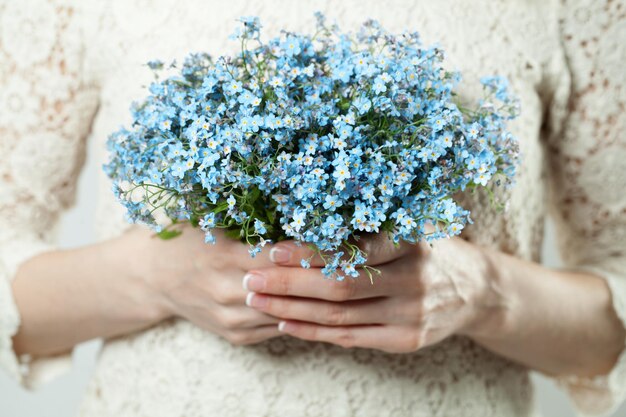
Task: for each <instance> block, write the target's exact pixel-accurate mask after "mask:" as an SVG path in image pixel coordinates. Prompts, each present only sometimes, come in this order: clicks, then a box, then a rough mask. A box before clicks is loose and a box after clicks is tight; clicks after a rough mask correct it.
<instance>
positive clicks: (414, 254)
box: [244, 236, 626, 376]
mask: <svg viewBox="0 0 626 417" xmlns="http://www.w3.org/2000/svg"><path fill="white" fill-rule="evenodd" d="M364 249H365V251H366V252H367V253H368V254H370V255H369V262H371V263H373V264H380V265H379V266H377V268H378V269H379V270H380V271H381V276H379V277H375V281H374V285H372V284H371V282H370V280H369V279H367V277H365V276H364V277H362V278H361V279H357V280H352V279H350V278H346V279H345V280H344V281H343V282H336V281H330V280H326V281H323V280H322V278H321V277H322V275H321V272H320V270H319V269H316V268H312V269H309V270H303V269H300V268H293V266H297V265H298V263H299V260H300V259H301V258H302V257H307V256H310V253H308V252H307V249H306V248H303V247H297V246H296V245H294V244H290V243H279V244H278V245H277V246H276V247H275V248H273V251H274V253H273V254H272V255H273V256H272V257H273V258H274V259H275V260H277V261H278V260H279V258H280V262H276V264H277V266H276V267H271V268H256V269H254V270H252V271H251V273H250V274H248V275H247V276H246V277H245V278H244V286H246V287H247V288H248V289H249V290H250V291H251V292H250V295H249V296H248V297H247V303H248V305H250V306H251V307H253V308H255V309H256V310H258V311H262V312H264V313H267V314H270V315H272V316H274V317H277V318H279V319H281V323H280V325H279V327H280V328H281V330H282V331H283V332H285V333H288V334H290V335H292V336H294V337H298V338H301V339H305V340H315V341H323V342H329V343H333V344H337V345H340V346H343V347H346V348H350V347H364V348H373V349H380V350H383V351H386V352H390V353H408V352H414V351H417V350H419V349H420V348H423V347H425V346H429V345H433V344H435V343H437V342H439V341H441V340H443V339H445V338H446V337H448V336H451V335H455V334H456V335H464V336H467V337H470V338H471V339H473V340H474V341H475V342H477V343H478V344H480V345H482V346H484V347H485V348H487V349H489V350H491V351H492V352H495V353H497V354H499V355H501V356H504V357H506V358H509V359H511V360H513V361H516V362H519V363H521V364H523V365H526V366H527V367H530V368H533V369H537V370H540V371H542V372H544V373H546V374H552V375H578V376H594V375H601V374H605V373H607V372H609V371H610V370H611V369H612V367H613V366H614V364H615V362H616V360H617V358H618V356H619V354H620V352H621V351H622V350H623V349H624V340H625V338H626V334H625V332H624V328H623V325H622V324H621V322H620V320H619V319H618V317H617V315H616V313H615V311H614V310H613V308H612V303H611V295H610V290H609V288H608V287H607V285H606V282H605V280H604V279H602V278H600V277H597V276H594V275H591V274H587V273H578V272H570V271H563V270H553V269H549V268H545V267H543V266H540V265H538V264H535V263H532V262H527V261H524V260H521V259H517V258H515V257H513V256H510V255H506V254H504V253H500V252H496V251H492V250H488V249H485V248H481V247H479V246H476V245H473V244H471V243H469V242H467V241H465V240H463V239H461V238H452V239H448V240H442V241H438V242H436V243H434V244H433V247H430V246H429V245H428V244H418V245H409V244H402V245H401V246H400V247H399V248H395V247H394V246H393V245H392V244H391V243H390V242H389V241H388V239H386V238H385V237H382V236H379V237H378V238H377V239H370V240H369V241H368V242H366V247H365V248H364ZM278 253H280V256H279V255H278ZM314 262H315V261H314ZM278 265H280V266H278ZM317 265H318V266H319V265H320V263H319V260H318V261H317Z"/></svg>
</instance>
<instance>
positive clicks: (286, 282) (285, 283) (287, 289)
mask: <svg viewBox="0 0 626 417" xmlns="http://www.w3.org/2000/svg"><path fill="white" fill-rule="evenodd" d="M276 285H277V287H278V288H277V290H278V291H279V293H281V294H285V295H289V294H291V292H292V286H293V285H292V283H291V280H290V279H289V276H288V275H287V274H286V273H285V272H282V271H281V272H280V274H279V275H278V277H277V281H276Z"/></svg>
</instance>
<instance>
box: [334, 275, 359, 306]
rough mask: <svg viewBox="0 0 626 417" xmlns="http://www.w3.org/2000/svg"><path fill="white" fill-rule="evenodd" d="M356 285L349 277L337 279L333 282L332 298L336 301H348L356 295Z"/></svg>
mask: <svg viewBox="0 0 626 417" xmlns="http://www.w3.org/2000/svg"><path fill="white" fill-rule="evenodd" d="M355 293H356V286H355V285H354V283H352V282H351V281H350V280H349V279H348V278H344V279H343V280H342V281H335V284H333V291H332V299H333V300H334V301H347V300H350V299H351V298H352V297H354V295H355Z"/></svg>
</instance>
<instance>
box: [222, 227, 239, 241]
mask: <svg viewBox="0 0 626 417" xmlns="http://www.w3.org/2000/svg"><path fill="white" fill-rule="evenodd" d="M242 232H243V230H241V229H226V231H225V232H224V234H225V235H226V236H228V237H229V238H231V239H241V238H242V237H243V233H242Z"/></svg>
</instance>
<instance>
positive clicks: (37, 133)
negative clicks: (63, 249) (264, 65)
mask: <svg viewBox="0 0 626 417" xmlns="http://www.w3.org/2000/svg"><path fill="white" fill-rule="evenodd" d="M73 3H76V4H73ZM315 10H321V11H323V12H325V13H326V14H327V15H328V16H329V17H335V18H337V19H338V21H339V22H340V23H341V24H342V26H343V27H345V28H354V27H356V26H357V25H358V24H360V23H361V22H362V21H363V20H365V19H366V18H368V17H373V18H376V19H378V20H380V21H381V23H382V24H383V25H385V26H386V27H387V28H389V29H391V30H394V31H400V30H404V29H408V28H410V29H412V30H418V31H419V32H420V33H421V34H422V36H423V39H424V41H425V42H426V43H432V42H439V43H440V45H441V46H442V47H443V48H444V49H445V51H446V52H447V62H448V64H449V65H450V67H452V68H457V69H459V70H461V71H462V73H463V76H464V82H463V84H462V87H461V90H460V91H461V96H462V97H463V98H464V99H467V100H474V99H476V98H477V97H478V95H479V93H480V86H479V83H478V78H479V77H480V76H482V75H487V74H494V73H498V74H502V75H505V76H507V77H509V78H510V80H511V82H512V85H513V87H514V90H515V92H516V93H517V94H518V95H519V96H520V97H521V100H522V115H521V117H520V118H519V120H517V121H516V123H515V124H514V126H513V129H514V131H515V134H516V135H517V136H518V137H519V139H520V141H521V150H522V153H523V157H524V158H523V161H524V162H523V166H522V167H521V169H520V172H519V176H518V178H517V186H516V187H515V188H513V189H512V190H511V191H510V192H509V195H507V196H504V197H505V198H507V199H508V200H509V202H510V204H509V209H508V211H507V212H506V213H505V214H504V215H502V214H498V213H495V212H494V210H493V209H492V208H491V207H490V205H489V203H488V200H487V199H486V198H485V196H484V195H481V194H475V195H472V196H467V197H465V198H464V200H465V205H466V207H468V208H470V209H471V210H472V211H473V217H474V220H475V223H474V225H473V226H471V227H469V228H468V229H467V236H468V237H469V238H470V239H471V240H472V241H475V242H477V243H479V244H481V245H486V246H491V247H495V248H498V249H500V250H502V251H505V252H508V253H512V254H514V255H516V256H518V257H520V258H524V259H530V260H533V261H539V252H540V247H541V239H542V233H543V225H544V219H545V217H546V216H547V215H548V214H549V213H551V214H552V215H554V217H555V219H556V222H557V226H558V235H559V237H560V242H561V249H562V255H563V257H564V259H565V260H566V262H567V264H568V267H571V268H578V269H586V270H590V271H594V272H595V273H596V274H598V275H600V276H602V277H604V278H606V280H607V281H608V283H609V285H610V288H611V290H612V295H613V302H614V306H615V309H616V311H617V313H618V315H619V317H620V318H621V319H622V321H623V322H624V323H626V248H625V246H626V193H625V192H624V189H625V188H626V140H625V133H624V132H626V97H625V96H626V70H625V69H624V64H626V46H625V45H626V4H625V2H624V1H623V0H613V1H611V0H606V1H605V0H595V1H591V0H589V1H583V0H566V1H563V2H559V1H557V0H554V1H550V0H545V1H524V2H522V1H495V0H476V1H471V2H470V1H465V0H458V1H436V2H435V1H426V0H423V1H408V0H406V1H404V0H403V1H393V2H384V1H380V0H341V1H303V0H299V1H289V0H280V1H279V0H259V1H249V0H228V1H223V2H222V1H219V2H217V1H214V2H207V1H201V0H192V1H185V2H177V1H174V0H158V1H146V0H112V1H83V2H78V1H76V2H70V1H67V0H39V1H37V0H32V1H30V0H29V1H25V0H21V1H15V0H13V1H11V0H6V1H5V0H0V365H1V366H2V367H3V368H4V369H5V370H6V371H8V372H9V373H10V374H11V375H13V376H14V377H15V378H16V380H18V381H20V382H21V383H23V384H25V385H26V386H30V387H33V386H36V385H37V384H40V383H42V382H43V381H46V380H48V379H50V378H51V377H53V376H54V375H55V374H57V373H58V372H60V371H62V370H63V369H65V368H66V367H67V366H69V364H70V359H69V358H70V357H69V355H63V356H61V357H56V358H40V359H38V360H36V361H33V362H32V363H30V365H29V366H28V364H27V361H26V359H25V358H16V357H15V355H14V354H13V350H12V347H11V335H13V334H14V333H15V332H16V331H17V328H18V326H19V323H20V319H19V314H18V311H17V310H16V308H15V304H14V302H13V300H12V297H11V292H10V282H11V279H12V277H13V276H14V275H15V271H16V269H17V267H18V265H19V264H20V263H21V262H23V261H24V260H26V259H28V258H29V257H31V256H33V255H35V254H37V253H40V252H42V251H46V250H51V249H53V248H54V245H55V240H54V230H55V225H56V220H57V218H58V216H59V214H60V213H61V212H62V211H63V210H65V209H67V208H68V207H69V206H70V205H72V203H73V201H74V193H75V185H76V179H77V176H78V175H79V173H80V170H81V167H82V164H83V160H84V151H85V141H86V140H90V141H96V142H97V147H98V149H99V153H100V155H99V158H100V159H101V161H104V159H105V157H106V154H105V150H104V142H105V140H106V138H107V135H108V134H109V133H110V132H112V131H113V130H115V129H116V128H117V127H118V126H119V125H121V124H123V123H128V122H129V113H128V107H129V104H130V102H131V101H132V100H134V99H139V98H141V97H143V96H144V95H145V93H146V90H145V89H144V88H143V86H144V85H146V84H147V83H148V82H149V81H150V79H151V74H150V72H149V70H148V69H147V67H146V66H144V65H142V64H144V63H145V62H147V61H148V60H150V59H154V58H160V59H163V60H166V61H167V60H169V59H171V58H175V57H177V58H181V57H183V56H184V55H185V54H186V53H187V52H189V51H199V50H205V51H210V52H212V53H215V54H220V53H226V52H229V51H234V50H236V48H237V45H234V44H233V43H232V42H230V41H228V40H227V36H228V35H229V34H230V33H231V31H232V29H233V28H234V27H235V25H236V23H235V21H234V19H235V18H236V17H239V16H241V15H258V16H260V17H261V19H262V23H263V25H264V27H265V30H266V34H267V35H270V34H271V35H275V34H277V32H278V30H279V29H281V28H286V29H291V30H312V28H313V25H314V19H313V12H314V11H315ZM100 182H101V183H100V188H101V193H100V200H99V210H98V214H97V227H98V230H99V238H100V239H107V238H110V237H113V236H115V235H117V234H119V233H121V231H122V230H123V229H124V227H126V224H125V223H124V220H123V211H122V209H121V206H119V205H118V204H117V203H116V202H115V201H114V198H113V196H112V193H111V192H110V186H109V183H108V181H107V180H106V178H105V177H104V175H102V176H101V181H100ZM95 186H96V184H94V187H95ZM555 301H557V302H566V300H560V299H559V298H558V296H556V295H555ZM529 302H532V301H531V300H529ZM20 364H21V365H27V366H20ZM561 382H562V383H563V384H564V386H566V387H567V389H568V390H569V392H570V393H571V394H572V398H573V400H574V401H575V402H576V404H577V405H578V408H579V409H580V410H581V411H583V412H586V413H590V414H598V413H602V412H605V411H607V410H609V409H611V408H612V407H613V406H615V405H616V404H618V403H619V402H620V401H621V400H622V398H623V396H624V392H625V390H626V354H623V355H622V356H621V358H620V360H619V362H618V363H617V365H616V366H615V368H614V369H613V371H612V372H611V373H610V374H609V375H608V376H606V377H601V378H595V379H572V378H566V379H561ZM532 397H533V392H532V386H531V384H530V382H529V378H528V370H527V369H525V368H523V367H521V366H519V365H516V364H514V363H512V362H510V361H508V360H506V359H504V358H502V357H500V356H497V355H495V354H492V353H490V352H489V351H487V350H485V349H483V348H481V347H479V346H477V345H476V344H474V343H473V342H472V341H470V340H468V339H465V338H461V337H453V338H450V339H448V340H446V341H444V342H442V343H440V344H438V345H436V346H433V347H430V348H427V349H423V350H422V351H419V352H416V353H414V354H402V355H393V354H386V353H382V352H380V351H375V350H368V349H343V348H341V347H337V346H332V345H328V344H323V343H311V342H305V341H300V340H297V339H293V338H290V337H288V336H283V337H280V338H275V339H272V340H270V341H267V342H264V343H261V344H258V345H254V346H244V347H241V346H240V347H235V346H231V345H230V344H229V343H227V342H226V341H225V340H223V339H221V338H219V337H217V336H215V335H213V334H211V333H208V332H206V331H203V330H200V329H198V328H196V327H194V326H193V325H191V324H189V323H188V322H186V321H184V320H178V319H176V320H169V321H167V322H164V323H162V324H160V325H157V326H155V327H153V328H151V329H149V330H146V331H143V332H141V333H137V334H132V335H129V336H125V337H121V338H118V339H115V340H110V341H108V342H106V343H105V345H104V348H103V350H102V353H101V355H100V358H99V361H98V366H97V369H96V372H95V375H94V376H93V379H92V381H91V383H90V385H89V389H88V391H87V393H86V396H85V398H84V401H83V404H82V407H81V415H83V416H90V417H92V416H103V417H104V416H115V417H126V416H129V417H130V416H132V417H140V416H150V417H161V416H162V417H183V416H184V417H209V416H249V417H257V416H259V417H260V416H267V417H278V416H281V417H282V416H330V415H332V416H336V417H340V416H346V417H347V416H359V417H365V416H376V417H380V416H476V417H486V416H497V417H512V416H520V417H521V416H531V415H534V414H535V411H534V410H533V405H532V404H533V401H532Z"/></svg>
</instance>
